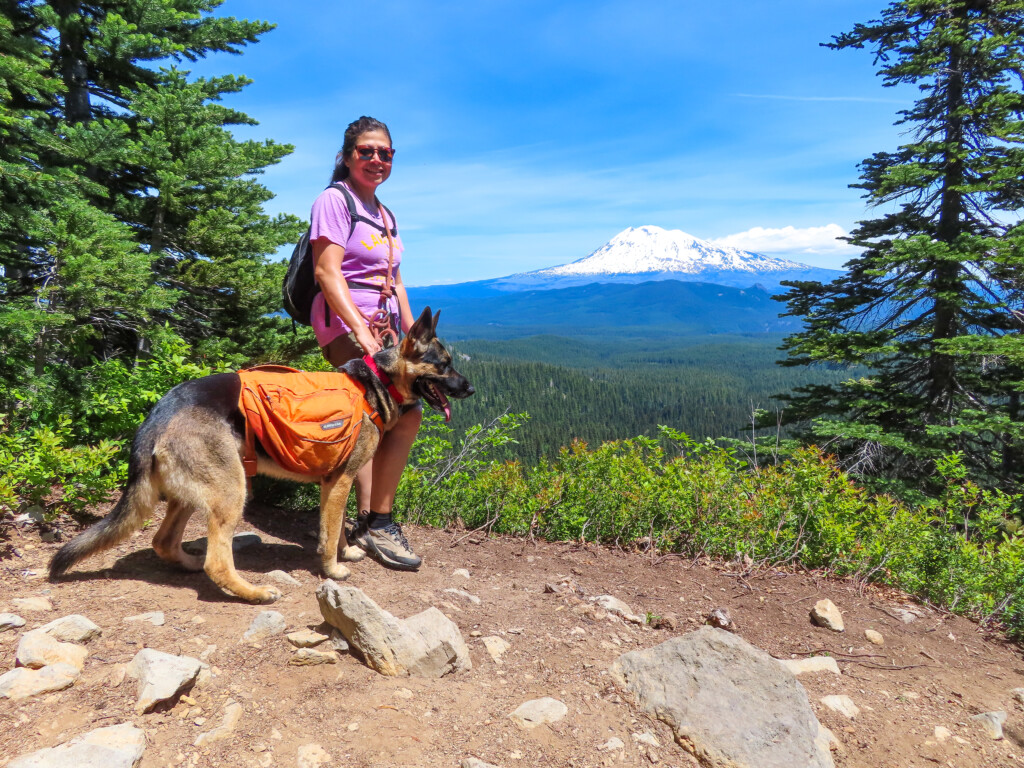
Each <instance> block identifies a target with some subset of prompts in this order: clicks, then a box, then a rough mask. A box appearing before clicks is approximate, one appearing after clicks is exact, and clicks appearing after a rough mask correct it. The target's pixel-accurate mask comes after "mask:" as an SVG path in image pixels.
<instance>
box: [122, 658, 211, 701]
mask: <svg viewBox="0 0 1024 768" xmlns="http://www.w3.org/2000/svg"><path fill="white" fill-rule="evenodd" d="M202 668H203V663H202V662H201V661H199V659H193V658H192V657H191V656H172V655H171V654H169V653H164V652H163V651H156V650H153V649H152V648H143V649H142V650H141V651H139V652H138V653H137V654H135V658H133V659H132V661H131V663H130V664H129V665H128V669H127V673H128V674H129V675H131V676H132V677H133V678H135V679H137V680H138V681H139V686H138V696H139V699H138V701H137V702H136V703H135V710H136V711H137V712H138V713H139V714H142V713H143V712H150V711H152V710H153V709H154V708H155V707H156V706H157V705H158V704H160V703H161V702H163V701H167V700H168V699H171V698H173V697H174V696H176V695H177V694H178V693H180V692H181V691H184V690H185V689H187V688H189V687H190V686H192V685H193V684H195V682H196V678H197V677H198V676H199V671H200V670H201V669H202Z"/></svg>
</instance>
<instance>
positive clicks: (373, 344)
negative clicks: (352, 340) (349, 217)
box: [313, 237, 381, 355]
mask: <svg viewBox="0 0 1024 768" xmlns="http://www.w3.org/2000/svg"><path fill="white" fill-rule="evenodd" d="M313 257H314V259H315V263H316V270H315V271H314V275H315V276H316V282H317V285H319V286H320V290H321V291H322V292H323V294H324V300H325V301H326V302H327V306H328V307H330V308H331V309H332V310H333V311H334V314H336V315H337V316H338V317H340V318H341V319H342V320H344V321H345V324H346V325H347V326H348V327H349V328H351V329H352V333H353V334H355V337H356V341H358V342H359V346H361V347H362V348H363V351H364V352H365V353H366V354H368V355H372V354H375V353H377V352H379V351H380V348H381V347H380V344H379V343H377V341H376V340H374V338H373V334H371V333H370V329H369V328H368V327H367V325H366V318H365V317H363V313H362V312H360V311H359V308H358V307H356V305H355V302H354V301H352V294H351V293H350V292H349V289H348V283H347V282H346V281H345V277H344V276H343V275H342V274H341V262H342V259H344V257H345V249H344V248H342V247H341V246H340V245H338V244H337V243H332V242H331V241H330V240H328V239H327V238H325V237H321V238H318V239H316V240H314V241H313Z"/></svg>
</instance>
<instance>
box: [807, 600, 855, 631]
mask: <svg viewBox="0 0 1024 768" xmlns="http://www.w3.org/2000/svg"><path fill="white" fill-rule="evenodd" d="M811 621H813V622H814V623H815V624H817V625H818V626H819V627H825V629H831V630H832V631H833V632H842V631H844V630H845V629H846V627H845V626H844V624H843V615H842V614H841V613H840V612H839V609H838V608H836V606H835V604H834V603H833V602H832V601H831V600H819V601H818V602H817V603H815V604H814V607H813V608H811Z"/></svg>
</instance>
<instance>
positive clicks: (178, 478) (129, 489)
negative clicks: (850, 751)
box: [50, 307, 473, 603]
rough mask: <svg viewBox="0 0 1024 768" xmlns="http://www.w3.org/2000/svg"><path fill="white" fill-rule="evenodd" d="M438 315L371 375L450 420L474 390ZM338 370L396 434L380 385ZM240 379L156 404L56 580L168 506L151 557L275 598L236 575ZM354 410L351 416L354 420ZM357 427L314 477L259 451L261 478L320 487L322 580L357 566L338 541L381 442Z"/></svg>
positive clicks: (218, 377) (238, 591)
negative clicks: (202, 527)
mask: <svg viewBox="0 0 1024 768" xmlns="http://www.w3.org/2000/svg"><path fill="white" fill-rule="evenodd" d="M439 316H440V312H438V313H437V314H436V315H433V316H432V315H431V313H430V307H427V308H426V309H424V310H423V313H422V314H421V315H420V317H419V319H417V320H416V322H415V323H414V324H413V326H412V328H410V329H409V333H408V335H407V336H406V337H405V338H404V339H403V340H402V341H401V343H400V344H399V345H398V346H395V347H391V348H389V349H384V350H381V351H380V352H378V353H377V354H376V355H374V356H373V361H374V362H375V363H376V364H377V368H378V369H379V370H380V371H382V372H383V373H384V374H386V375H387V376H389V377H390V378H391V384H392V386H393V387H394V388H395V390H397V392H398V394H399V395H400V396H401V397H402V398H403V399H404V402H405V403H410V402H412V401H415V400H417V399H420V398H422V399H423V400H425V401H426V402H427V403H428V404H429V405H430V406H431V407H432V408H434V409H436V410H444V411H446V412H449V413H450V411H449V406H448V398H449V397H454V398H464V397H469V396H470V395H472V394H473V386H472V385H471V384H470V383H469V382H468V381H467V380H466V378H465V377H464V376H463V375H462V374H460V373H459V372H458V371H456V370H455V369H454V368H452V358H451V355H450V354H449V353H448V350H446V349H445V348H444V346H442V344H441V342H440V341H439V340H438V339H437V336H436V330H437V320H438V317H439ZM338 370H340V371H343V372H345V373H347V374H348V375H349V376H351V377H353V378H354V379H356V380H357V381H359V382H361V383H362V384H363V386H365V387H366V400H367V402H368V403H369V405H370V407H371V408H372V409H375V410H376V411H377V413H378V414H380V416H381V418H382V420H383V422H384V429H385V430H387V429H389V428H391V427H393V426H394V425H395V423H396V421H397V420H398V417H399V415H400V413H401V411H400V408H399V404H398V402H396V399H395V398H394V397H393V396H392V395H391V394H389V391H388V388H387V387H386V386H385V384H384V382H382V381H381V379H380V378H378V376H377V375H376V374H375V373H374V372H373V371H372V370H371V369H370V366H368V365H367V363H366V362H364V361H363V360H362V359H359V358H357V359H354V360H350V361H349V362H347V363H345V365H343V366H341V368H339V369H338ZM240 393H241V381H240V379H239V377H238V374H235V373H218V374H214V375H212V376H205V377H203V378H201V379H195V380H193V381H187V382H184V383H182V384H179V385H178V386H176V387H174V388H173V389H172V390H171V391H170V392H168V393H167V394H166V395H164V397H163V398H161V400H160V401H159V402H158V403H157V404H156V405H155V406H153V410H152V411H150V413H149V416H147V417H146V420H145V421H144V422H143V424H142V426H141V427H139V430H138V432H136V434H135V438H134V440H133V441H132V447H131V455H130V458H129V462H128V483H127V485H126V486H125V488H124V491H123V493H122V495H121V498H120V500H119V501H118V502H117V505H116V506H115V507H114V509H113V510H111V512H110V514H109V515H107V516H106V517H105V518H103V519H102V520H100V521H99V522H98V523H96V524H95V525H93V526H92V527H91V528H88V529H87V530H85V531H83V532H82V533H80V534H79V535H78V536H76V537H75V538H74V539H72V540H71V541H69V542H68V543H67V544H65V545H64V546H63V547H61V549H60V550H59V551H58V552H57V554H56V555H55V556H54V558H53V561H52V562H51V563H50V578H51V579H56V578H58V577H59V576H61V575H62V574H63V573H65V572H66V571H67V570H68V569H69V568H71V567H72V566H73V565H74V564H75V563H77V562H79V561H80V560H82V559H84V558H86V557H88V556H89V555H92V554H93V553H95V552H99V551H100V550H104V549H108V548H110V547H112V546H114V545H116V544H118V543H120V542H121V541H124V540H125V539H126V538H128V536H130V535H131V534H132V533H133V532H134V531H136V530H138V529H139V528H141V527H142V525H143V523H144V522H145V520H146V519H147V518H149V517H150V516H151V515H152V514H153V511H154V508H155V506H156V504H157V502H158V501H159V500H160V499H164V500H166V501H167V512H166V514H165V515H164V519H163V523H161V525H160V528H159V530H158V531H157V532H156V535H155V536H154V537H153V549H155V550H156V553H157V555H159V556H160V557H161V558H162V559H163V560H166V561H167V562H171V563H176V564H178V565H180V566H182V567H184V568H185V569H187V570H191V571H200V570H205V571H206V573H207V575H208V576H209V577H210V578H211V579H212V580H213V582H214V583H215V584H216V585H217V586H218V587H220V588H221V589H223V590H225V591H227V592H230V593H232V594H235V595H237V596H238V597H240V598H242V599H243V600H248V601H249V602H253V603H271V602H273V601H275V600H277V599H278V598H279V597H280V596H281V593H280V591H279V590H277V589H275V588H274V587H270V586H266V587H257V586H254V585H252V584H250V583H249V582H248V581H246V580H245V579H243V578H242V577H241V576H240V575H239V574H238V571H236V570H235V563H234V557H233V556H232V551H231V540H232V535H233V534H234V530H235V526H236V525H238V521H239V520H240V519H241V517H242V510H243V507H244V505H245V496H246V477H245V471H244V469H243V465H242V456H243V452H244V448H245V416H244V414H243V413H242V411H241V409H240V408H239V395H240ZM359 412H360V411H357V413H359ZM362 419H363V422H362V426H361V428H360V432H359V438H358V440H357V442H356V444H355V447H354V449H353V450H352V452H351V454H350V455H349V456H348V458H347V459H345V460H344V461H343V463H342V464H341V465H340V466H339V467H324V473H323V475H322V476H320V477H307V476H302V475H294V474H292V473H291V472H289V471H288V470H285V469H284V468H282V467H280V466H278V465H277V464H276V463H275V462H273V461H272V460H271V459H270V457H269V456H268V455H267V454H266V453H265V452H264V451H263V450H262V448H261V447H260V446H257V468H256V471H257V472H259V473H260V474H265V475H270V476H273V477H283V478H286V479H291V480H299V481H303V482H319V483H320V542H319V547H318V549H317V551H318V552H319V554H320V558H321V565H322V567H323V572H324V573H325V574H326V575H327V576H328V577H330V578H333V579H345V578H347V577H348V575H349V570H348V568H346V567H345V566H344V565H341V564H340V563H339V562H338V552H339V544H340V546H341V553H342V557H343V559H346V560H359V559H361V558H362V556H363V552H362V550H361V549H359V548H358V547H354V546H349V545H348V544H347V541H346V538H345V525H344V523H345V506H346V502H347V500H348V494H349V489H350V488H351V486H352V481H353V480H354V479H355V476H356V473H357V472H358V471H359V470H360V469H361V468H362V466H363V465H364V464H366V462H367V461H369V460H370V458H371V457H372V456H373V454H374V452H375V451H376V450H377V445H378V443H379V442H380V438H381V433H380V432H378V430H377V429H376V427H375V426H374V424H373V422H372V421H371V420H370V417H369V416H368V415H367V414H366V413H362ZM196 512H205V513H206V514H207V516H208V521H209V533H208V537H207V548H206V555H205V558H204V557H203V556H201V555H193V554H189V553H188V552H186V551H185V550H184V549H182V546H181V538H182V534H183V533H184V530H185V525H186V524H187V523H188V521H189V518H191V517H192V515H193V514H195V513H196Z"/></svg>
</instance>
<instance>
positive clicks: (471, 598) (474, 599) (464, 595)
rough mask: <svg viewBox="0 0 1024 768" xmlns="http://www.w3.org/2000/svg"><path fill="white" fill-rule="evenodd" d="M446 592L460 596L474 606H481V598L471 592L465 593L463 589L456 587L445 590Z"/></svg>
mask: <svg viewBox="0 0 1024 768" xmlns="http://www.w3.org/2000/svg"><path fill="white" fill-rule="evenodd" d="M445 592H447V593H448V594H450V595H458V596H459V597H461V598H464V599H466V600H469V602H471V603H472V604H473V605H480V598H479V597H477V596H476V595H471V594H470V593H469V592H465V591H463V590H461V589H455V588H454V587H449V588H448V589H446V590H445Z"/></svg>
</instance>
